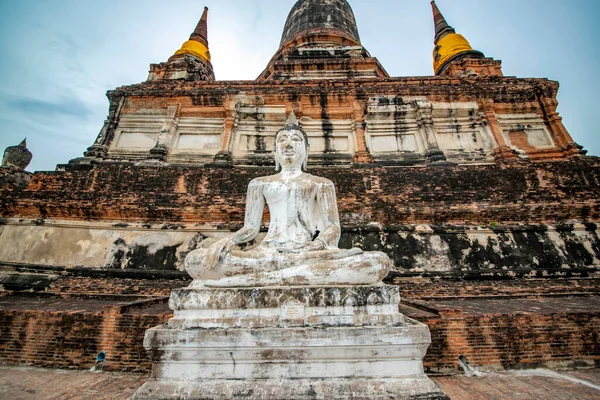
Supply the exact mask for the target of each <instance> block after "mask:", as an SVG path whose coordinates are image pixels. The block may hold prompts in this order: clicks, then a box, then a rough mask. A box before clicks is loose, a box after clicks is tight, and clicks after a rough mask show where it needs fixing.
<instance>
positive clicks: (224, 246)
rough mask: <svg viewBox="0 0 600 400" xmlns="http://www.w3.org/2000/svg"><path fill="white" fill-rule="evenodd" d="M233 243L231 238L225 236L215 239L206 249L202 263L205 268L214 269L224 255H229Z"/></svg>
mask: <svg viewBox="0 0 600 400" xmlns="http://www.w3.org/2000/svg"><path fill="white" fill-rule="evenodd" d="M234 245H235V243H234V242H233V239H232V238H229V237H226V238H223V239H220V240H217V241H216V242H215V243H213V244H212V245H211V246H210V247H209V248H208V250H207V251H206V256H205V258H204V263H205V264H206V268H207V269H215V268H217V266H218V265H219V263H221V262H222V261H223V260H224V259H225V257H227V256H228V255H229V252H230V251H231V248H232V247H233V246H234Z"/></svg>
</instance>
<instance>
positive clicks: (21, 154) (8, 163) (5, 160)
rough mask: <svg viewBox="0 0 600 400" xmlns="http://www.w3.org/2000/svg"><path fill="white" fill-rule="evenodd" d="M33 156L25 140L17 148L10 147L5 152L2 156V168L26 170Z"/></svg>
mask: <svg viewBox="0 0 600 400" xmlns="http://www.w3.org/2000/svg"><path fill="white" fill-rule="evenodd" d="M32 158H33V155H32V154H31V152H30V151H29V149H28V148H27V139H23V141H22V142H21V143H19V144H18V145H16V146H9V147H7V148H6V150H4V155H3V156H2V168H14V169H17V170H21V171H23V170H25V168H27V166H28V165H29V163H30V162H31V159H32Z"/></svg>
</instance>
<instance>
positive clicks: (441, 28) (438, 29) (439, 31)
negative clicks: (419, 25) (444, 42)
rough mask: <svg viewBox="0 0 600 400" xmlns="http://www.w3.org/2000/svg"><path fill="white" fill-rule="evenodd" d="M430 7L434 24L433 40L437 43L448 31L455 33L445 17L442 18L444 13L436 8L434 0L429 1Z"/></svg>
mask: <svg viewBox="0 0 600 400" xmlns="http://www.w3.org/2000/svg"><path fill="white" fill-rule="evenodd" d="M431 8H432V11H433V22H434V24H435V39H434V42H435V43H436V44H437V42H438V41H439V40H440V39H441V38H443V37H444V36H446V35H447V34H449V33H456V31H455V30H454V28H453V27H451V26H450V25H449V24H448V22H446V18H444V15H442V12H441V11H440V9H439V8H438V6H437V4H435V1H432V2H431Z"/></svg>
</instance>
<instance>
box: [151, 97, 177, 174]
mask: <svg viewBox="0 0 600 400" xmlns="http://www.w3.org/2000/svg"><path fill="white" fill-rule="evenodd" d="M178 114H179V106H178V105H177V106H169V107H167V115H166V117H165V121H164V122H163V125H162V127H161V128H160V133H159V134H158V139H157V140H156V145H155V146H154V148H152V149H151V150H150V154H149V156H148V158H150V159H152V160H159V161H163V162H166V161H167V156H168V155H169V152H170V151H171V140H172V138H173V135H174V134H175V131H176V130H177V124H178V122H179V118H178Z"/></svg>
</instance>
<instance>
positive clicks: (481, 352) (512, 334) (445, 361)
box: [416, 305, 600, 373]
mask: <svg viewBox="0 0 600 400" xmlns="http://www.w3.org/2000/svg"><path fill="white" fill-rule="evenodd" d="M561 308H562V309H561ZM565 308H566V307H561V306H560V305H558V306H557V309H556V310H555V312H553V313H550V314H546V313H535V312H531V313H508V312H506V311H503V310H501V309H497V310H494V311H492V310H490V311H489V313H485V314H467V313H465V312H463V311H462V310H460V309H458V310H452V309H446V310H442V311H439V315H438V316H435V317H422V318H419V317H416V319H417V320H420V321H421V322H424V323H426V324H427V325H428V326H429V330H430V333H431V338H432V344H431V346H430V347H429V350H428V352H427V355H426V357H425V359H424V366H425V368H426V370H427V371H429V372H434V373H435V372H438V373H452V372H458V371H459V368H458V359H459V357H460V356H465V357H467V359H468V360H469V363H470V364H472V365H475V366H481V367H483V368H484V369H528V368H539V367H550V368H575V367H598V366H600V340H599V339H600V338H599V337H598V332H600V312H599V311H598V310H597V309H596V310H590V311H589V312H570V311H569V310H568V308H567V309H565Z"/></svg>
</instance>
